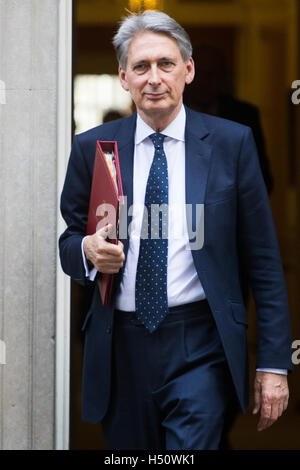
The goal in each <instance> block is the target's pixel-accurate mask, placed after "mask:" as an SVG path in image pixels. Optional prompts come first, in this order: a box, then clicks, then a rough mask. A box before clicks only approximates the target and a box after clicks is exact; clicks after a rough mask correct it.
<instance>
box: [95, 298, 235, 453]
mask: <svg viewBox="0 0 300 470" xmlns="http://www.w3.org/2000/svg"><path fill="white" fill-rule="evenodd" d="M113 335H114V336H113V363H112V383H111V397H110V404H109V408H108V411H107V413H106V415H105V417H104V419H103V420H102V429H103V434H104V439H105V441H106V444H107V447H108V449H113V450H124V449H127V450H128V449H132V450H137V449H144V450H145V449H155V450H186V449H192V450H198V449H217V448H218V446H219V442H220V438H221V433H222V428H223V424H224V415H225V412H226V408H227V406H228V404H229V403H230V402H231V400H232V399H234V393H235V392H234V387H233V383H232V379H231V375H230V372H229V368H228V366H227V362H226V358H225V355H224V350H223V347H222V344H221V341H220V338H219V334H218V331H217V328H216V324H215V321H214V318H213V315H212V313H211V310H210V308H209V305H208V302H207V301H206V300H203V301H200V302H194V303H191V304H186V305H183V306H179V307H173V308H170V313H169V314H168V315H167V317H166V318H165V319H164V321H163V322H162V323H161V324H160V326H159V327H158V329H157V330H156V331H154V332H153V333H149V332H148V331H147V330H146V328H145V327H144V326H143V325H142V324H141V323H140V322H139V321H138V320H137V319H136V318H135V314H134V312H132V313H130V312H122V311H118V310H117V311H116V312H115V325H114V332H113Z"/></svg>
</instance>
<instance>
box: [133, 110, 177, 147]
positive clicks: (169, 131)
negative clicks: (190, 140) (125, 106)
mask: <svg viewBox="0 0 300 470" xmlns="http://www.w3.org/2000/svg"><path fill="white" fill-rule="evenodd" d="M185 120H186V113H185V108H184V106H183V105H182V106H181V108H180V111H179V113H178V114H177V116H176V117H175V119H173V121H172V122H170V124H169V125H168V126H167V127H166V128H165V129H164V130H163V131H161V133H162V134H164V135H166V136H167V137H171V138H172V139H176V140H181V141H182V142H184V140H185V139H184V133H185ZM153 132H155V131H154V130H153V129H152V127H150V126H149V125H148V124H146V123H145V121H143V119H142V118H141V116H140V115H139V114H138V115H137V120H136V131H135V143H136V144H139V143H140V142H142V141H143V140H145V139H146V137H149V135H151V134H153Z"/></svg>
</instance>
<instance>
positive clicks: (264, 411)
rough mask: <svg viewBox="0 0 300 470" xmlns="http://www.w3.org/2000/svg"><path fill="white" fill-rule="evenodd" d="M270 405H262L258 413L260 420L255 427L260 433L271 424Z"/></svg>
mask: <svg viewBox="0 0 300 470" xmlns="http://www.w3.org/2000/svg"><path fill="white" fill-rule="evenodd" d="M271 416H272V405H271V404H269V403H265V402H263V403H262V406H261V412H260V419H259V422H258V425H257V430H258V431H262V430H263V429H266V428H267V427H269V426H271V424H272V419H271Z"/></svg>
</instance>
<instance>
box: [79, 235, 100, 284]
mask: <svg viewBox="0 0 300 470" xmlns="http://www.w3.org/2000/svg"><path fill="white" fill-rule="evenodd" d="M88 236H89V235H87V236H86V237H83V239H82V242H81V254H82V261H83V265H84V269H85V276H86V277H88V278H89V280H90V281H94V280H95V277H96V275H97V269H96V268H95V267H94V268H92V269H90V268H89V266H88V263H87V259H86V257H85V253H84V249H83V242H84V240H85V239H86V238H87V237H88Z"/></svg>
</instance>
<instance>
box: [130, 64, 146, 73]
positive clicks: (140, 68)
mask: <svg viewBox="0 0 300 470" xmlns="http://www.w3.org/2000/svg"><path fill="white" fill-rule="evenodd" d="M146 68H147V66H146V64H137V65H135V66H134V67H133V70H134V71H135V72H138V73H142V72H144V71H145V70H146Z"/></svg>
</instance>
